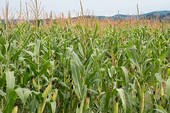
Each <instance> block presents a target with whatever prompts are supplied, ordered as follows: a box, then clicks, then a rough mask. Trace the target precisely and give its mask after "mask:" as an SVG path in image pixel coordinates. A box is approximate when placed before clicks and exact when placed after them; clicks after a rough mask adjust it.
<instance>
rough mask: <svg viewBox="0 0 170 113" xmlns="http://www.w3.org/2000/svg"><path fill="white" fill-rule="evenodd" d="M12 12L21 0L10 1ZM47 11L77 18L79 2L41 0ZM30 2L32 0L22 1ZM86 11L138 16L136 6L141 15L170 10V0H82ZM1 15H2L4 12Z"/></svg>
mask: <svg viewBox="0 0 170 113" xmlns="http://www.w3.org/2000/svg"><path fill="white" fill-rule="evenodd" d="M5 1H6V0H0V8H1V9H2V7H4V6H5ZM9 1H10V11H11V12H12V11H13V12H16V11H18V10H19V4H20V0H9ZM39 1H41V3H42V6H43V7H44V9H45V11H47V12H49V11H51V10H52V11H53V13H56V15H59V14H60V13H61V12H64V14H67V13H68V11H70V12H71V15H73V16H75V15H76V13H77V12H79V11H80V5H79V4H80V3H79V0H39ZM22 2H23V5H24V4H25V3H24V2H28V3H29V2H30V0H22ZM82 2H83V8H84V10H85V11H87V10H88V11H90V12H91V13H92V14H94V15H102V16H112V15H114V14H117V12H118V10H119V11H120V13H123V14H136V12H137V11H136V5H137V4H138V5H139V9H140V13H146V12H151V11H157V10H170V0H82ZM1 9H0V13H1V15H2V11H1Z"/></svg>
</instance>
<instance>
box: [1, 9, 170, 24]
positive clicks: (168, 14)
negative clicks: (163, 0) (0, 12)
mask: <svg viewBox="0 0 170 113" xmlns="http://www.w3.org/2000/svg"><path fill="white" fill-rule="evenodd" d="M84 17H86V18H93V17H95V18H98V19H114V20H116V19H128V18H140V19H143V18H145V19H156V18H157V17H158V19H159V20H166V21H170V11H153V12H149V13H145V14H140V15H139V16H137V15H125V14H117V15H114V16H93V15H86V16H84ZM77 18H79V17H73V18H72V19H77ZM13 21H14V22H16V21H17V20H16V19H15V20H13ZM33 21H34V20H30V22H33ZM41 21H42V20H41ZM46 21H49V19H46ZM1 22H4V20H1Z"/></svg>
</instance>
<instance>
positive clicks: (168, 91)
mask: <svg viewBox="0 0 170 113" xmlns="http://www.w3.org/2000/svg"><path fill="white" fill-rule="evenodd" d="M166 94H167V96H168V97H170V76H169V78H168V80H167V81H166Z"/></svg>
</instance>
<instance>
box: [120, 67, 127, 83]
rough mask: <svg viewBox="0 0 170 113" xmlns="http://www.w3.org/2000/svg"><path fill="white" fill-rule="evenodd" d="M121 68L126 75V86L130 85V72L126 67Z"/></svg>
mask: <svg viewBox="0 0 170 113" xmlns="http://www.w3.org/2000/svg"><path fill="white" fill-rule="evenodd" d="M121 68H122V70H123V73H124V75H125V80H126V84H128V83H129V76H128V70H127V69H126V67H124V66H122V67H121Z"/></svg>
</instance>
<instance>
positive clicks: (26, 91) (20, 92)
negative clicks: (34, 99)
mask: <svg viewBox="0 0 170 113" xmlns="http://www.w3.org/2000/svg"><path fill="white" fill-rule="evenodd" d="M15 91H16V93H17V95H18V96H19V97H20V99H21V100H22V102H23V104H24V105H25V103H26V101H27V98H28V97H29V95H30V94H31V91H30V90H29V89H26V88H17V89H16V90H15Z"/></svg>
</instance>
